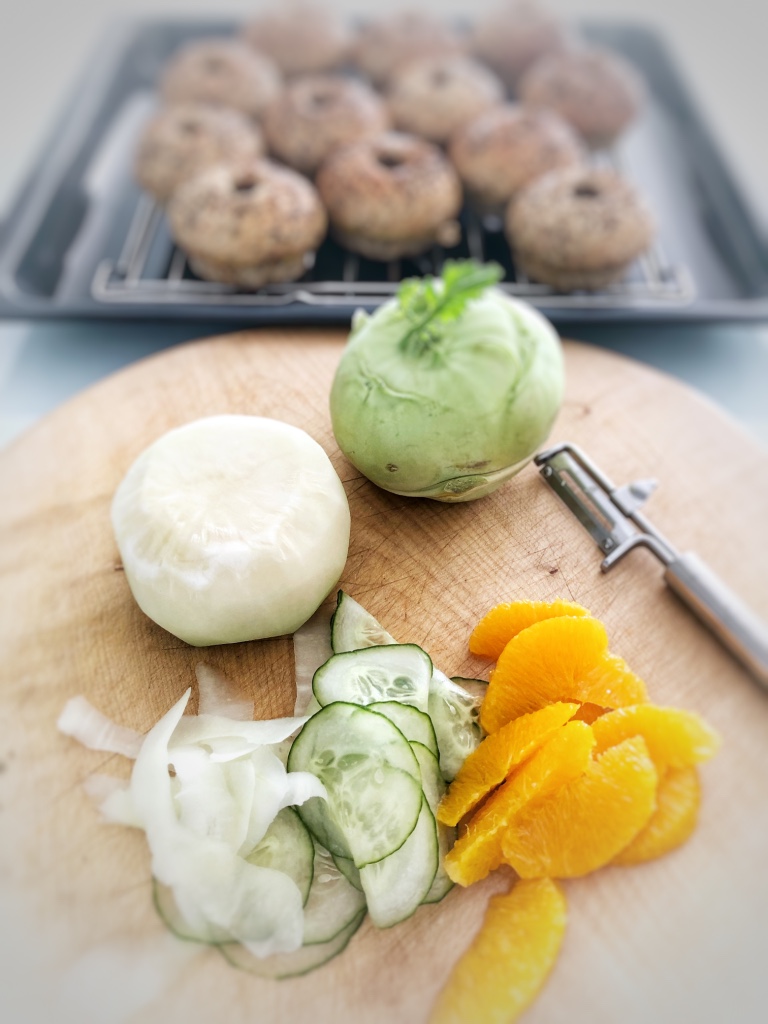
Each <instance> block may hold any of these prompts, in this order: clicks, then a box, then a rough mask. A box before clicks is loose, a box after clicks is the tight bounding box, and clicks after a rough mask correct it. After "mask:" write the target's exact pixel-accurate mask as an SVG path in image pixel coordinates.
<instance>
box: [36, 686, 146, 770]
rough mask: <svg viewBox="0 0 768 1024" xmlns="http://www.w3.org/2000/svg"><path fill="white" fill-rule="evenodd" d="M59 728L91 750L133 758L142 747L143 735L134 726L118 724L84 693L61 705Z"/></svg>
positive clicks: (57, 724)
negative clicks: (84, 695) (83, 695)
mask: <svg viewBox="0 0 768 1024" xmlns="http://www.w3.org/2000/svg"><path fill="white" fill-rule="evenodd" d="M56 726H57V728H58V730H59V732H61V733H64V735H65V736H71V737H72V739H75V740H77V741H78V743H82V745H83V746H84V747H88V748H89V750H102V751H104V752H105V753H109V754H122V755H123V757H130V758H131V759H132V760H133V759H134V758H135V757H136V755H137V754H138V753H139V751H140V750H141V745H142V743H143V742H144V737H143V736H142V734H141V733H140V732H137V731H136V730H135V729H128V728H126V727H125V726H123V725H117V723H116V722H113V721H112V719H111V718H107V716H106V715H104V714H102V713H101V711H99V710H98V708H95V707H94V706H93V704H91V702H90V701H89V700H87V699H86V698H85V697H82V696H78V697H72V698H71V699H70V700H68V701H67V703H66V704H65V705H64V707H63V708H62V711H61V714H60V715H59V720H58V722H57V723H56Z"/></svg>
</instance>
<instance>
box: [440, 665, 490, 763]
mask: <svg viewBox="0 0 768 1024" xmlns="http://www.w3.org/2000/svg"><path fill="white" fill-rule="evenodd" d="M481 703H482V698H480V699H478V698H477V697H474V696H472V695H471V694H469V693H467V691H466V690H465V689H464V688H463V687H461V686H459V685H458V684H457V683H454V682H453V681H452V680H451V679H449V678H448V676H446V675H445V674H444V673H442V672H441V671H440V670H439V669H435V671H434V672H433V673H432V682H431V685H430V688H429V712H428V713H429V717H430V718H431V719H432V725H433V726H434V727H435V733H436V735H437V745H438V747H439V748H440V771H441V772H442V773H443V777H444V778H445V779H447V780H448V781H449V782H450V781H451V780H452V779H455V778H456V775H457V773H458V771H459V768H461V766H462V765H463V764H464V761H465V760H466V758H467V757H468V756H469V754H471V753H472V751H473V750H475V749H476V747H478V746H479V744H480V740H481V739H482V738H483V730H482V729H481V727H480V721H479V709H480V704H481Z"/></svg>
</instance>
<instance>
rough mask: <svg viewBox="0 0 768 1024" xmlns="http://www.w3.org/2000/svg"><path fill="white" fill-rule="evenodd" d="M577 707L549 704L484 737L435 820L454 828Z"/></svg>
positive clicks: (460, 771) (462, 769)
mask: <svg viewBox="0 0 768 1024" xmlns="http://www.w3.org/2000/svg"><path fill="white" fill-rule="evenodd" d="M577 710H578V704H562V703H557V704H550V705H549V706H548V707H546V708H542V709H541V710H540V711H534V712H532V714H530V715H521V716H520V718H516V719H515V720H514V721H513V722H508V723H507V724H506V725H504V726H502V728H501V729H499V731H498V732H495V733H493V735H491V736H486V738H485V739H484V740H483V742H482V743H481V744H480V746H479V747H477V748H476V749H475V750H474V751H473V752H472V753H471V754H470V755H469V756H468V757H467V759H466V761H465V762H464V764H463V765H462V766H461V768H460V769H459V773H458V775H457V776H456V778H455V779H454V780H453V782H452V783H451V786H450V789H449V790H448V792H447V793H446V795H445V796H444V797H443V800H442V802H441V804H440V806H439V808H438V811H437V818H438V821H442V822H443V823H444V824H445V825H456V824H458V822H459V820H460V819H461V818H463V817H464V815H465V814H467V813H468V812H469V811H471V810H472V808H473V807H474V806H475V805H476V804H478V803H479V802H480V801H481V800H482V799H483V797H484V796H486V795H487V794H488V793H490V792H491V790H492V789H495V788H496V786H498V785H499V784H500V783H502V782H503V781H504V780H505V779H506V777H507V776H508V775H509V773H510V772H511V771H512V769H513V768H516V767H517V766H518V765H519V764H521V763H522V762H523V761H525V760H526V758H528V757H530V755H531V754H533V753H534V751H536V750H538V749H539V747H541V746H542V744H544V743H546V741H547V740H548V739H549V738H550V737H551V736H553V735H554V734H555V732H556V731H557V730H558V729H559V728H561V727H562V726H563V725H565V723H566V722H567V721H568V719H569V718H572V717H573V715H574V712H576V711H577Z"/></svg>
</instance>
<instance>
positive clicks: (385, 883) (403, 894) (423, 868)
mask: <svg viewBox="0 0 768 1024" xmlns="http://www.w3.org/2000/svg"><path fill="white" fill-rule="evenodd" d="M439 856H440V854H439V849H438V842H437V827H436V825H435V816H434V815H433V814H432V811H431V810H430V809H429V804H428V803H427V798H426V797H425V796H422V801H421V812H420V814H419V820H418V822H417V824H416V828H415V829H414V830H413V832H412V834H411V835H410V837H409V838H408V840H407V841H406V842H405V843H404V844H403V845H402V846H401V847H400V849H399V850H398V851H397V852H396V853H393V854H391V855H390V856H389V857H385V858H384V860H381V861H379V862H378V863H376V864H368V865H366V866H365V867H363V868H361V869H360V881H361V882H362V883H363V892H364V893H365V899H366V902H367V904H368V913H369V914H370V916H371V920H372V921H373V923H374V924H375V925H376V926H377V927H378V928H391V927H392V925H395V924H398V923H399V922H400V921H404V920H405V919H406V918H407V917H410V916H411V914H413V913H415V911H416V910H418V908H419V906H420V905H421V903H422V901H423V899H424V897H425V896H426V895H427V894H428V893H429V891H430V889H431V887H432V883H433V882H434V880H435V875H436V873H437V869H438V863H439Z"/></svg>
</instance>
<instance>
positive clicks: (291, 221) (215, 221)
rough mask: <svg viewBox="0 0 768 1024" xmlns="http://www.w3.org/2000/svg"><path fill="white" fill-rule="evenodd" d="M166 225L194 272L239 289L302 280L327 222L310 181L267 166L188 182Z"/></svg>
mask: <svg viewBox="0 0 768 1024" xmlns="http://www.w3.org/2000/svg"><path fill="white" fill-rule="evenodd" d="M168 221H169V223H170V227H171V233H172V235H173V237H174V239H175V241H176V242H177V243H178V245H179V246H181V248H182V249H184V250H185V251H186V252H187V254H188V256H189V262H190V266H191V267H192V269H193V270H194V271H195V273H196V274H198V275H199V276H200V277H203V278H206V279H208V280H211V281H220V282H223V283H225V284H235V285H239V286H240V287H243V288H259V287H261V286H262V285H264V284H268V283H270V282H275V281H294V280H296V279H297V278H299V277H301V276H302V274H303V273H304V271H305V270H306V268H307V265H308V264H309V263H310V262H311V259H312V257H313V255H314V251H315V249H316V248H317V246H318V245H319V244H320V242H321V241H322V239H323V236H324V235H325V229H326V223H327V222H326V216H325V211H324V210H323V207H322V204H321V203H320V200H319V198H318V195H317V192H316V191H315V189H314V187H313V185H312V184H311V182H309V181H307V179H306V178H304V177H303V176H302V175H300V174H297V173H296V172H295V171H292V170H291V169H290V168H288V167H280V166H279V165H277V164H273V163H271V162H270V161H269V160H251V161H248V162H245V163H237V164H219V165H217V166H216V167H212V168H209V169H208V170H207V171H204V172H203V173H201V174H199V175H198V176H197V177H195V178H191V179H190V180H189V181H186V182H185V183H184V184H183V185H181V186H180V188H178V189H177V191H176V192H175V193H174V194H173V196H172V198H171V201H170V203H169V205H168Z"/></svg>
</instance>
